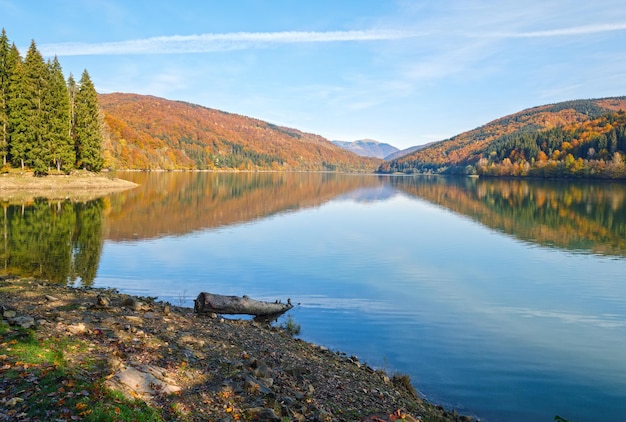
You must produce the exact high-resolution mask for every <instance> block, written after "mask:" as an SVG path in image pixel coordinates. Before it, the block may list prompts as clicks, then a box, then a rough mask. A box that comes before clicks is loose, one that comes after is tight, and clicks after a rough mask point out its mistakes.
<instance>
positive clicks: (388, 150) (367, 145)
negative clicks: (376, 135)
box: [332, 138, 399, 158]
mask: <svg viewBox="0 0 626 422" xmlns="http://www.w3.org/2000/svg"><path fill="white" fill-rule="evenodd" d="M332 142H333V143H334V144H335V145H337V146H340V147H341V148H343V149H346V150H348V151H351V152H353V153H355V154H356V155H360V156H361V157H374V158H385V157H386V156H388V155H390V154H393V153H395V152H397V151H399V149H398V148H396V147H394V146H393V145H389V144H387V143H383V142H379V141H376V140H375V139H368V138H365V139H359V140H356V141H353V142H348V141H332Z"/></svg>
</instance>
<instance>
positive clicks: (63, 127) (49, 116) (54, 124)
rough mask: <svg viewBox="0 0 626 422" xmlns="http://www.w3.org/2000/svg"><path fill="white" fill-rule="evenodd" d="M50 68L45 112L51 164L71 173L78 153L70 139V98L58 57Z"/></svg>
mask: <svg viewBox="0 0 626 422" xmlns="http://www.w3.org/2000/svg"><path fill="white" fill-rule="evenodd" d="M48 68H49V84H48V85H49V86H48V90H47V91H46V95H45V96H44V99H45V101H44V112H45V117H46V123H47V125H48V127H47V134H46V142H47V149H48V151H49V153H50V159H51V160H52V161H51V163H50V164H52V165H54V166H55V167H56V169H57V171H61V169H63V170H65V171H70V170H71V169H72V168H74V162H75V161H76V152H75V150H74V144H73V142H72V139H71V137H70V131H71V120H70V119H71V113H70V97H69V94H68V89H67V85H66V84H65V77H64V76H63V71H62V70H61V65H60V64H59V61H58V59H57V58H56V57H55V58H54V60H53V61H52V62H50V63H48Z"/></svg>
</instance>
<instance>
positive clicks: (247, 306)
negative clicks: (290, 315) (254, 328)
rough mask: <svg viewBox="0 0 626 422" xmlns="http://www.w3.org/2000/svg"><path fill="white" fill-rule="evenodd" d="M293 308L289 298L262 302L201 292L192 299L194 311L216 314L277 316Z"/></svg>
mask: <svg viewBox="0 0 626 422" xmlns="http://www.w3.org/2000/svg"><path fill="white" fill-rule="evenodd" d="M291 308H293V305H292V304H291V299H287V303H281V302H279V301H276V302H264V301H260V300H254V299H250V298H249V297H248V296H242V297H239V296H223V295H216V294H212V293H206V292H202V293H200V294H199V295H198V298H197V299H196V300H195V301H194V309H193V310H194V312H196V313H216V314H246V315H254V316H264V317H266V316H278V315H280V314H282V313H285V312H287V311H288V310H290V309H291Z"/></svg>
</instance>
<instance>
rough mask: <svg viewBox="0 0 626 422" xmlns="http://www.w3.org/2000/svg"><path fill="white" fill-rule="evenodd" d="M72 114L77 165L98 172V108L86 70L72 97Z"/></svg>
mask: <svg viewBox="0 0 626 422" xmlns="http://www.w3.org/2000/svg"><path fill="white" fill-rule="evenodd" d="M74 113H75V122H74V135H75V139H74V141H75V147H76V159H77V164H78V166H79V167H80V168H83V169H86V170H89V171H100V170H101V169H102V166H103V165H104V158H103V154H102V142H103V136H102V123H101V118H100V107H99V105H98V94H97V93H96V89H95V87H94V85H93V83H92V82H91V79H90V77H89V73H87V70H85V71H83V74H82V76H81V78H80V82H79V89H78V92H77V93H76V95H75V97H74Z"/></svg>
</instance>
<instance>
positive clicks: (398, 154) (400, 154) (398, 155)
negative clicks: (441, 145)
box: [384, 142, 434, 161]
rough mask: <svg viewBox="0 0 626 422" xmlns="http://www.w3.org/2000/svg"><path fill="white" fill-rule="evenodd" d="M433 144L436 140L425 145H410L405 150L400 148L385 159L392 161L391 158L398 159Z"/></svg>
mask: <svg viewBox="0 0 626 422" xmlns="http://www.w3.org/2000/svg"><path fill="white" fill-rule="evenodd" d="M432 144H434V142H430V143H428V144H423V145H416V146H414V147H409V148H407V149H403V150H399V151H396V152H394V153H391V154H389V155H387V156H385V157H384V160H385V161H391V160H396V159H398V158H401V157H404V156H405V155H409V154H411V153H413V152H415V151H419V150H420V149H424V148H427V147H429V146H431V145H432Z"/></svg>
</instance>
